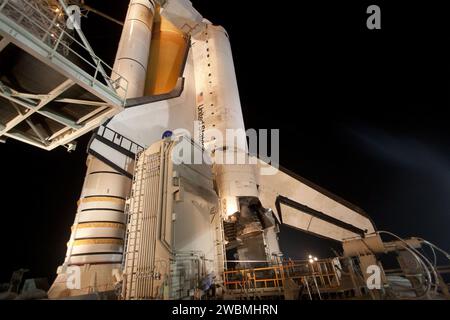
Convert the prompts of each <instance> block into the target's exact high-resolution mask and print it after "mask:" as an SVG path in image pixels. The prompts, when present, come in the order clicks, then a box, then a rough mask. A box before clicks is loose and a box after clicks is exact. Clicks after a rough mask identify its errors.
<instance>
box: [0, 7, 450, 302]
mask: <svg viewBox="0 0 450 320" xmlns="http://www.w3.org/2000/svg"><path fill="white" fill-rule="evenodd" d="M83 5H85V4H84V1H68V2H66V1H64V0H35V1H32V0H0V139H3V140H6V139H17V140H19V141H21V142H24V143H27V144H30V145H33V146H35V147H38V148H41V149H45V150H48V151H50V150H53V149H54V148H57V147H61V146H62V147H66V148H67V149H68V150H72V149H73V148H74V147H75V146H76V142H75V140H76V139H77V138H78V137H80V136H81V135H84V134H87V133H90V132H93V134H92V137H91V140H90V143H89V147H88V157H87V162H86V164H87V172H86V177H85V181H84V185H83V188H82V191H81V195H80V199H79V201H78V208H77V212H76V214H75V216H74V223H73V226H72V229H71V234H70V238H69V237H68V238H69V241H68V243H67V253H66V257H65V259H64V261H63V262H62V264H61V266H59V267H58V270H57V277H56V280H55V281H54V283H53V284H52V286H51V288H50V289H49V290H48V292H47V296H48V298H49V299H103V298H109V299H123V300H146V299H165V300H169V299H172V300H173V299H175V300H181V299H189V300H192V299H248V300H250V299H289V300H304V299H306V300H314V299H320V300H322V299H449V298H450V295H449V291H448V284H447V283H446V281H445V273H447V272H448V271H449V268H448V267H445V266H444V267H439V266H437V265H436V263H435V262H433V261H431V260H430V259H429V258H427V257H426V255H424V254H423V252H422V251H421V248H423V247H429V248H432V250H433V252H434V253H436V252H439V253H442V254H443V255H444V256H445V257H446V258H447V259H450V256H449V255H448V253H446V252H444V251H442V250H441V249H439V248H438V247H437V246H435V245H434V244H431V243H429V242H427V241H426V240H423V239H419V238H409V239H402V238H399V237H398V236H396V235H395V234H393V233H389V232H385V231H379V230H377V229H376V227H375V224H374V223H373V221H372V220H371V219H370V217H369V216H368V215H367V214H366V213H365V212H364V211H363V210H361V209H360V208H358V207H356V206H354V205H352V204H350V203H348V202H346V201H345V200H342V199H340V198H339V197H337V196H335V195H333V194H331V193H329V192H327V191H326V190H323V189H322V188H320V187H318V186H315V185H314V184H312V183H310V182H308V181H306V180H305V179H303V178H301V177H298V176H296V175H293V174H291V173H290V172H288V171H286V170H284V169H280V168H278V166H277V164H276V163H271V162H270V160H269V161H267V160H268V159H264V160H265V161H263V160H262V159H259V158H258V157H257V156H256V155H250V154H249V146H248V145H247V139H246V136H245V135H246V131H245V126H244V119H243V115H242V110H241V104H240V99H239V92H238V86H237V81H236V75H235V70H234V63H233V58H232V52H231V45H230V41H229V35H228V34H227V32H226V31H225V29H224V28H222V27H220V26H216V25H214V24H212V23H211V22H209V21H208V20H206V19H204V18H203V17H202V15H201V14H200V13H199V12H198V11H197V10H196V9H195V8H194V7H193V6H192V4H191V2H190V1H188V0H166V1H155V0H131V1H130V4H129V8H128V12H127V16H126V18H125V21H124V22H123V23H122V22H120V21H116V20H115V19H113V18H111V17H108V16H106V15H105V14H102V13H101V12H98V11H96V10H95V9H94V8H91V7H86V6H84V8H85V10H90V11H93V12H96V13H97V14H100V15H101V16H102V17H105V18H107V19H109V20H111V21H113V22H112V23H119V24H121V25H123V31H122V35H121V38H120V42H119V46H118V50H117V53H116V59H115V63H114V66H112V67H109V66H107V65H106V63H104V62H103V61H102V60H101V59H100V58H99V57H97V56H96V55H95V53H94V52H93V50H92V48H91V47H90V45H89V42H88V39H86V37H85V36H84V34H83V32H82V28H81V29H79V28H75V29H72V30H71V29H68V28H67V24H66V22H67V19H72V20H70V21H71V22H72V23H73V22H74V21H75V20H74V18H73V17H74V15H75V17H76V15H77V14H78V13H79V12H81V11H77V10H76V8H78V9H80V7H77V6H81V8H83ZM86 8H87V9H86ZM71 17H72V18H71ZM230 130H231V131H233V132H234V133H235V135H234V136H232V139H229V136H228V135H227V134H228V132H229V131H230ZM219 137H226V139H220V138H219ZM225 158H226V159H234V160H236V159H243V160H244V161H243V162H232V163H230V162H224V161H222V160H223V159H225ZM197 159H202V161H200V162H198V161H196V160H197ZM44 214H45V213H44ZM68 214H69V213H68ZM280 225H286V226H290V227H293V228H296V229H298V230H299V231H302V232H307V233H310V234H313V235H316V236H318V237H325V238H327V239H332V240H335V241H337V242H339V243H340V244H341V245H342V249H343V254H342V255H339V256H338V255H336V256H334V257H330V258H325V259H317V258H315V257H312V256H310V257H308V258H307V259H305V260H304V261H293V260H291V259H289V258H288V257H285V256H284V255H283V253H282V252H281V250H280V247H279V244H278V234H279V232H280ZM387 237H390V239H389V240H386V238H387ZM388 254H389V255H393V256H394V257H395V260H396V262H397V268H394V269H387V268H386V267H385V266H384V264H383V260H384V256H386V255H388Z"/></svg>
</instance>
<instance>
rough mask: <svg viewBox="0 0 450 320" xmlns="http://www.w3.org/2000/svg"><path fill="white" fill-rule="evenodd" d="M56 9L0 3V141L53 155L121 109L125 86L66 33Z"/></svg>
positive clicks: (40, 1) (22, 0)
mask: <svg viewBox="0 0 450 320" xmlns="http://www.w3.org/2000/svg"><path fill="white" fill-rule="evenodd" d="M51 4H53V5H51ZM61 4H64V3H63V2H61ZM63 7H64V6H60V5H58V2H56V1H50V0H36V1H29V0H14V1H13V0H0V83H1V86H0V87H1V89H0V137H2V136H4V137H9V138H14V139H17V140H20V141H22V142H25V143H28V144H31V145H34V146H37V147H40V148H43V149H46V150H52V149H54V148H56V147H57V146H61V145H67V144H69V143H70V142H72V141H73V140H74V139H76V138H77V137H79V136H81V135H83V134H85V133H87V132H90V131H91V130H93V129H95V128H96V127H98V126H99V125H101V124H102V123H104V122H105V121H106V120H107V119H109V118H111V117H112V116H113V115H115V114H117V113H119V112H120V111H122V110H123V108H124V106H125V103H126V101H125V99H124V98H123V97H125V96H126V92H127V87H128V82H127V81H126V79H124V78H123V77H121V76H120V75H118V74H116V73H115V72H114V71H113V70H112V68H111V67H109V66H108V65H107V64H106V63H105V62H103V61H102V60H101V59H100V58H98V57H97V56H96V55H95V54H94V53H93V52H92V49H91V48H90V46H89V45H88V44H87V42H86V39H85V38H84V36H83V35H82V33H81V31H80V30H77V33H78V35H79V37H78V38H81V39H82V41H81V42H80V41H79V40H77V39H76V38H75V37H74V36H73V35H72V34H71V32H70V31H69V30H66V28H65V25H66V24H65V19H67V17H65V14H64V8H63ZM107 74H110V76H108V75H107Z"/></svg>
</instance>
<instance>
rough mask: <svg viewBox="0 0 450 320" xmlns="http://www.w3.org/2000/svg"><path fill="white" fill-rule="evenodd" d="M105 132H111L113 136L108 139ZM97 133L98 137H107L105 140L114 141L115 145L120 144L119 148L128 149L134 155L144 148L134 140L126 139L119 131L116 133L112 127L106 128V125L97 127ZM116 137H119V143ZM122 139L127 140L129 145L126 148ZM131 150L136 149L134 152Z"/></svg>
mask: <svg viewBox="0 0 450 320" xmlns="http://www.w3.org/2000/svg"><path fill="white" fill-rule="evenodd" d="M106 132H110V133H112V134H113V138H112V139H109V138H108V137H106V136H105V134H106ZM97 135H98V136H99V137H103V138H105V139H107V140H110V141H111V142H114V143H115V144H117V145H118V146H120V147H121V148H123V149H125V150H127V151H130V152H132V153H134V154H136V155H137V154H139V153H140V152H142V151H143V150H144V149H145V148H144V147H143V146H141V145H140V144H138V143H136V142H134V141H133V140H130V139H128V138H127V137H125V136H123V135H122V134H120V133H118V132H116V131H114V130H113V129H111V128H108V127H106V126H100V128H99V130H98V132H97ZM118 137H119V138H120V143H117V141H116V139H117V138H118ZM124 140H125V141H127V142H129V144H130V146H129V147H128V148H125V147H124V146H123V142H124ZM134 147H135V148H134ZM133 150H136V152H134V151H133Z"/></svg>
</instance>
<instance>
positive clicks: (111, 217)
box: [48, 0, 155, 298]
mask: <svg viewBox="0 0 450 320" xmlns="http://www.w3.org/2000/svg"><path fill="white" fill-rule="evenodd" d="M154 11H155V3H154V1H153V0H132V1H131V2H130V5H129V8H128V12H127V16H126V20H125V22H124V26H123V31H122V35H121V38H120V42H119V48H118V51H117V55H116V61H115V64H114V72H113V74H112V78H114V77H115V75H116V74H120V75H121V76H122V77H124V78H125V79H126V80H127V81H128V88H127V92H126V93H125V92H119V94H122V96H125V97H126V98H133V97H140V96H142V95H143V94H144V87H145V79H146V76H147V65H148V58H149V53H150V41H151V34H152V25H153V16H154ZM119 80H120V79H119ZM87 166H88V170H87V173H86V178H85V182H84V185H83V189H82V192H81V197H80V200H79V203H78V210H77V214H76V217H75V222H74V225H73V227H72V234H71V237H70V240H69V242H68V250H67V254H66V259H65V261H64V264H63V265H62V266H61V267H60V268H58V277H57V279H56V280H55V282H54V284H53V285H52V288H51V289H50V290H49V293H48V294H49V297H51V298H58V297H65V296H72V295H81V294H86V293H89V292H91V291H92V290H98V291H109V290H113V289H114V284H115V282H116V280H117V279H115V278H114V273H115V270H118V269H120V267H121V262H122V258H123V250H124V236H125V223H126V221H125V212H124V211H125V199H126V198H127V197H128V195H129V192H130V189H131V181H130V179H128V178H127V177H125V176H123V175H121V174H120V173H119V172H117V171H116V170H114V169H113V168H111V167H109V166H108V165H106V164H104V163H103V162H102V161H100V160H98V159H97V158H95V157H93V156H88V160H87ZM74 265H76V266H83V268H82V272H81V274H80V280H81V282H80V288H67V281H66V279H67V277H68V267H69V268H70V267H71V266H74ZM69 271H70V270H69Z"/></svg>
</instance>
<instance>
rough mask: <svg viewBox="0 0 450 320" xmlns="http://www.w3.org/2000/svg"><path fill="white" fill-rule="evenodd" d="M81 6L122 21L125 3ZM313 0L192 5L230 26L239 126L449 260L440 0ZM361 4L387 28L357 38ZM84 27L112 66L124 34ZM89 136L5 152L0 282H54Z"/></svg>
mask: <svg viewBox="0 0 450 320" xmlns="http://www.w3.org/2000/svg"><path fill="white" fill-rule="evenodd" d="M86 2H87V3H88V4H90V5H92V6H93V7H95V8H98V9H100V10H102V11H104V12H105V13H108V14H110V15H112V16H114V17H115V18H117V19H120V20H123V18H124V16H125V11H126V7H127V4H128V1H127V0H120V1H114V3H115V4H114V5H112V4H111V3H112V2H113V1H100V0H96V1H86ZM311 2H313V3H314V4H306V3H304V2H303V1H302V2H301V5H300V7H299V8H297V9H296V8H294V7H293V5H292V3H293V2H292V1H283V2H279V5H278V4H277V2H268V1H250V0H247V1H242V0H241V1H236V0H198V1H193V3H194V5H195V6H196V8H197V9H198V10H199V11H200V12H201V13H202V14H203V16H204V17H205V18H207V19H208V20H210V21H212V22H214V23H215V24H221V25H223V26H224V27H225V28H226V29H227V31H228V33H229V35H230V39H231V45H232V48H233V55H234V59H235V65H236V72H237V78H238V84H239V89H240V95H241V102H242V108H243V112H244V117H245V123H246V126H247V128H255V129H259V128H268V129H270V128H274V129H280V130H281V146H280V149H281V155H280V162H281V165H282V166H284V167H286V168H288V169H289V170H291V171H294V172H295V173H297V174H299V175H301V176H303V177H305V178H306V179H308V180H310V181H312V182H314V183H316V184H318V185H320V186H322V187H323V188H325V189H328V190H329V191H331V192H333V193H335V194H337V195H339V196H340V197H342V198H344V199H346V200H348V201H350V202H352V203H354V204H356V205H357V206H359V207H361V208H363V209H364V210H365V211H366V212H367V213H368V214H369V215H370V216H371V217H372V219H373V220H374V221H375V223H376V225H377V227H378V229H380V230H389V231H392V232H395V233H398V234H399V235H401V236H419V237H423V238H426V239H428V240H430V241H432V242H435V243H436V244H438V245H439V246H441V247H443V248H444V249H447V250H449V249H450V235H449V225H450V197H449V190H450V144H449V138H450V126H449V124H448V122H449V117H448V116H447V112H446V111H447V110H446V109H447V108H448V107H449V106H450V90H449V85H450V80H449V79H450V78H449V76H450V62H449V57H450V54H449V49H448V48H447V46H448V39H449V37H448V30H450V28H449V26H448V22H447V21H448V18H446V16H445V15H446V12H448V10H447V11H446V10H444V8H442V7H441V4H440V3H441V2H438V1H435V3H433V1H426V2H425V1H422V2H417V3H414V1H413V2H411V1H395V3H396V4H395V6H394V5H393V4H392V1H390V2H391V3H390V4H389V3H387V2H386V3H385V2H383V1H371V2H366V1H343V0H341V1H327V2H325V1H311ZM244 3H245V7H243V4H244ZM369 4H378V5H380V7H381V10H382V30H375V31H369V30H367V29H366V26H365V23H366V18H367V14H366V13H365V11H366V8H367V6H368V5H369ZM82 28H83V30H84V32H85V34H86V35H87V37H88V39H89V40H90V43H91V45H92V46H93V47H94V50H95V51H96V53H97V54H98V55H99V56H100V57H101V58H103V59H104V60H106V61H109V62H110V63H111V64H112V62H113V58H114V54H115V50H116V46H117V42H118V39H119V35H120V28H119V27H118V26H116V25H114V24H112V23H110V22H106V21H105V20H103V19H102V18H99V17H97V16H95V15H93V14H90V15H89V18H88V19H87V20H86V19H85V20H83V22H82ZM168 129H170V128H168ZM88 138H89V137H88V136H85V137H83V138H82V139H80V141H79V144H78V149H77V150H76V151H75V152H73V153H67V152H66V151H65V149H63V148H60V149H58V150H56V151H52V152H46V151H41V150H38V149H35V148H32V147H30V146H28V145H25V144H22V143H18V142H15V141H11V140H9V141H8V142H7V143H6V144H0V155H1V158H0V161H1V164H2V168H3V174H2V179H1V183H0V188H1V196H2V209H1V213H2V222H1V224H0V226H1V229H0V230H1V231H0V241H1V243H2V251H3V252H2V258H1V264H0V282H3V281H8V280H9V277H10V274H11V272H12V271H13V270H15V269H18V268H20V267H26V268H29V269H31V270H32V272H31V273H30V276H44V277H48V278H49V279H50V280H52V279H53V277H54V275H55V273H56V268H57V266H58V265H60V264H61V263H62V262H63V259H64V255H65V251H66V242H67V241H68V239H69V235H70V226H71V225H72V223H73V219H74V215H75V212H76V201H77V200H78V197H79V194H80V191H81V186H82V183H83V180H84V174H85V159H86V145H87V140H88ZM280 238H281V245H282V249H283V250H284V251H285V253H286V255H287V256H291V257H293V258H305V255H307V254H308V253H314V254H316V255H319V256H321V255H331V251H329V250H328V249H327V248H328V246H329V245H328V243H326V244H324V243H323V242H322V243H320V241H319V242H317V240H316V238H314V237H311V236H307V235H303V234H301V233H300V232H298V231H295V230H292V229H289V228H285V227H284V228H282V232H281V235H280ZM313 242H314V243H315V242H317V243H316V244H314V243H313Z"/></svg>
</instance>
